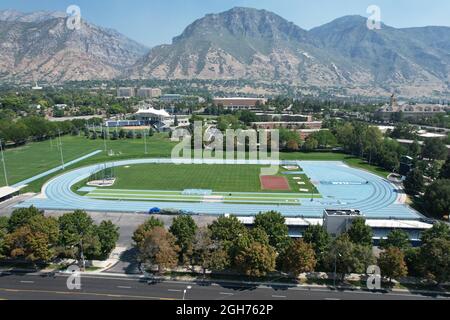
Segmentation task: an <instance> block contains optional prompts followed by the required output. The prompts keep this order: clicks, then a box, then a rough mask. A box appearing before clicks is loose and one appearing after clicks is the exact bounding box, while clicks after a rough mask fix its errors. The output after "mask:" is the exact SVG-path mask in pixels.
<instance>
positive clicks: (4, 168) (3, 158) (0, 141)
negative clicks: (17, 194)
mask: <svg viewBox="0 0 450 320" xmlns="http://www.w3.org/2000/svg"><path fill="white" fill-rule="evenodd" d="M0 149H1V152H2V162H3V172H4V174H5V183H6V186H9V183H8V175H7V174H6V162H5V154H4V152H3V141H2V140H0Z"/></svg>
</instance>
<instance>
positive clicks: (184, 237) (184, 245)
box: [169, 216, 198, 262]
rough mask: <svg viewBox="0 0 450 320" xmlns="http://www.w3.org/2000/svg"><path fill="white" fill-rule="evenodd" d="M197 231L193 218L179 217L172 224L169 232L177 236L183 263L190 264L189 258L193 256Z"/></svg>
mask: <svg viewBox="0 0 450 320" xmlns="http://www.w3.org/2000/svg"><path fill="white" fill-rule="evenodd" d="M197 229H198V228H197V225H196V224H195V221H194V219H193V218H192V217H191V216H179V217H177V218H175V219H174V220H173V222H172V226H171V227H170V229H169V231H170V232H171V233H172V234H173V235H174V236H175V238H176V239H177V245H178V246H179V247H180V248H181V250H180V261H181V262H188V256H189V255H191V254H192V244H193V241H194V238H195V234H196V232H197Z"/></svg>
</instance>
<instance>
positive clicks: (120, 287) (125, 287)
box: [117, 286, 131, 289]
mask: <svg viewBox="0 0 450 320" xmlns="http://www.w3.org/2000/svg"><path fill="white" fill-rule="evenodd" d="M117 288H119V289H131V287H127V286H117Z"/></svg>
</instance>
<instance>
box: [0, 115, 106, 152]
mask: <svg viewBox="0 0 450 320" xmlns="http://www.w3.org/2000/svg"><path fill="white" fill-rule="evenodd" d="M90 122H91V123H101V119H91V120H90ZM86 124H87V121H86V120H80V119H76V120H71V121H62V122H51V121H48V120H46V119H45V118H42V117H37V116H32V117H25V118H21V119H18V120H17V121H9V120H0V139H1V140H2V143H3V144H6V143H7V142H12V143H14V144H16V145H21V144H24V143H26V142H27V141H30V140H32V141H42V140H46V139H50V138H53V137H55V136H57V135H58V134H61V135H63V134H69V133H78V132H79V130H81V129H83V128H84V127H85V126H86Z"/></svg>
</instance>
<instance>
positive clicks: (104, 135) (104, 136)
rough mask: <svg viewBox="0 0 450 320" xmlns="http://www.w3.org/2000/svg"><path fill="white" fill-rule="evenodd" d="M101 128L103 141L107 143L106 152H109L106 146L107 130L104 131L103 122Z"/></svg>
mask: <svg viewBox="0 0 450 320" xmlns="http://www.w3.org/2000/svg"><path fill="white" fill-rule="evenodd" d="M100 129H101V132H102V136H103V143H104V145H105V152H108V150H106V149H107V148H106V130H105V131H103V124H101V127H100Z"/></svg>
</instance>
